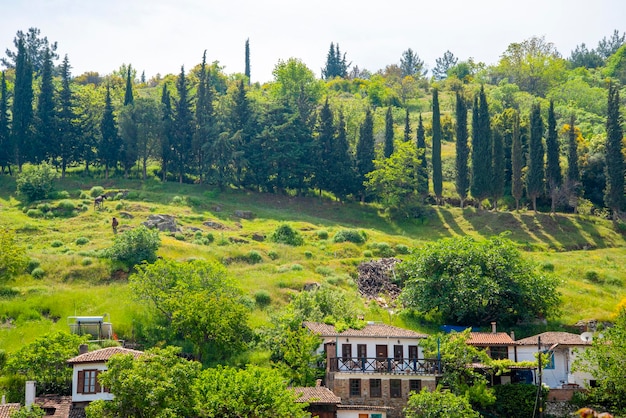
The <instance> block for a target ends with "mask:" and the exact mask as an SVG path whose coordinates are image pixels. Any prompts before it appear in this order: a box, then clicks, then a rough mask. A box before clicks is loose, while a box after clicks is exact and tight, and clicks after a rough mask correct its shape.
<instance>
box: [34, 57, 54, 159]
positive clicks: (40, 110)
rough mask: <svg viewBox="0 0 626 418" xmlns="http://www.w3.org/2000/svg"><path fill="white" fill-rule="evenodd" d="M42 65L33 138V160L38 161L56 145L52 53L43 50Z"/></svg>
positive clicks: (47, 154)
mask: <svg viewBox="0 0 626 418" xmlns="http://www.w3.org/2000/svg"><path fill="white" fill-rule="evenodd" d="M43 64H44V66H43V70H42V72H41V85H40V88H39V97H38V100H37V115H36V120H35V131H36V132H35V136H34V139H33V145H34V147H33V148H34V150H36V151H35V152H33V157H34V162H36V163H39V162H41V161H42V160H44V159H45V158H47V157H48V156H49V155H50V154H51V153H52V150H53V149H54V148H55V147H56V143H57V141H56V139H55V135H56V133H57V131H56V103H55V100H54V84H53V79H52V70H53V68H52V65H53V64H52V53H51V52H50V51H49V50H46V51H45V55H44V63H43Z"/></svg>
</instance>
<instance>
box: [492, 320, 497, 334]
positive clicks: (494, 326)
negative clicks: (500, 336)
mask: <svg viewBox="0 0 626 418" xmlns="http://www.w3.org/2000/svg"><path fill="white" fill-rule="evenodd" d="M491 332H492V333H493V334H495V333H496V323H495V321H494V322H492V323H491Z"/></svg>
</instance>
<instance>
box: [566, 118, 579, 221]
mask: <svg viewBox="0 0 626 418" xmlns="http://www.w3.org/2000/svg"><path fill="white" fill-rule="evenodd" d="M575 123H576V119H575V117H574V115H573V114H572V116H571V118H570V122H569V129H568V130H567V145H568V147H567V190H568V193H569V200H570V204H571V205H572V206H573V207H574V212H576V209H577V206H578V195H579V193H580V172H579V171H578V141H577V140H576V128H575V126H574V124H575Z"/></svg>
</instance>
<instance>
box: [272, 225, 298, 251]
mask: <svg viewBox="0 0 626 418" xmlns="http://www.w3.org/2000/svg"><path fill="white" fill-rule="evenodd" d="M270 240H271V241H272V242H276V243H279V244H286V245H291V246H294V247H297V246H300V245H302V244H304V238H303V237H302V236H301V235H300V233H299V232H298V231H296V230H295V229H293V228H292V227H291V225H289V224H280V225H279V226H278V228H276V230H275V231H274V233H273V234H272V235H271V236H270Z"/></svg>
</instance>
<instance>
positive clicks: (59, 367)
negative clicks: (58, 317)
mask: <svg viewBox="0 0 626 418" xmlns="http://www.w3.org/2000/svg"><path fill="white" fill-rule="evenodd" d="M86 340H87V337H85V336H78V335H73V334H68V333H66V332H56V333H52V334H48V335H43V336H41V337H39V338H37V339H36V340H35V341H33V342H32V343H30V344H27V345H25V346H24V347H22V348H21V349H20V350H19V351H17V352H15V353H14V354H12V355H11V356H10V357H9V360H8V361H7V364H6V366H5V369H6V371H7V372H8V373H12V374H19V375H22V376H24V377H26V380H35V381H37V393H38V394H42V393H58V394H60V395H69V394H70V393H71V389H72V369H71V368H69V367H67V364H66V363H65V362H66V361H67V360H68V359H70V358H72V357H74V356H76V355H78V346H79V345H80V344H82V343H83V342H85V341H86Z"/></svg>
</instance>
